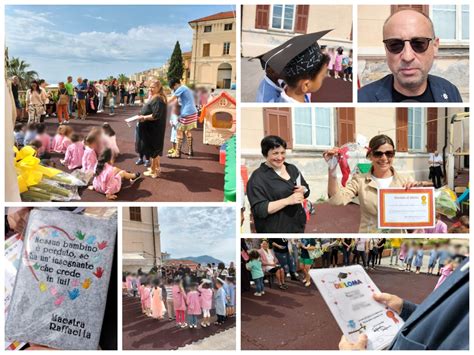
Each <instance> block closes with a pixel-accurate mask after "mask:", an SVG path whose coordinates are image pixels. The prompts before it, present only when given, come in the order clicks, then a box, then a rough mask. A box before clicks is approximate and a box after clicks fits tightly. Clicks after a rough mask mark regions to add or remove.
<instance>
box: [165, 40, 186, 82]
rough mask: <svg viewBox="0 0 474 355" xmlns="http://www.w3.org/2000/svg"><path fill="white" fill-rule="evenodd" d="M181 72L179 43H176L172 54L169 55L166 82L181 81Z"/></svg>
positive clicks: (182, 65)
mask: <svg viewBox="0 0 474 355" xmlns="http://www.w3.org/2000/svg"><path fill="white" fill-rule="evenodd" d="M183 72H184V64H183V54H182V53H181V47H180V46H179V41H177V42H176V44H175V46H174V49H173V53H172V54H171V59H170V66H169V69H168V73H167V75H166V76H167V77H168V81H170V80H171V79H179V80H181V79H182V78H183Z"/></svg>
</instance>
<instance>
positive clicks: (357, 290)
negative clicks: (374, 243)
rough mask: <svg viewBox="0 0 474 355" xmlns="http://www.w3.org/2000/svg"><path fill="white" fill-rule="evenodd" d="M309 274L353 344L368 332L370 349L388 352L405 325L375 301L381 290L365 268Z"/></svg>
mask: <svg viewBox="0 0 474 355" xmlns="http://www.w3.org/2000/svg"><path fill="white" fill-rule="evenodd" d="M309 274H310V276H311V278H312V279H313V281H314V283H315V284H316V287H317V288H318V290H319V292H320V293H321V295H322V296H323V299H324V301H325V302H326V303H327V305H328V307H329V310H330V311H331V313H332V315H333V316H334V318H335V319H336V322H337V324H338V325H339V327H340V328H341V330H342V332H343V333H344V335H345V336H346V337H347V338H348V339H349V341H353V342H356V341H357V339H358V338H359V335H360V334H363V333H365V334H367V337H368V343H367V349H368V350H380V349H384V348H386V347H387V346H388V345H389V344H390V343H391V341H392V340H393V338H394V337H395V335H396V334H397V333H398V331H399V329H400V328H401V327H402V326H403V320H402V319H401V318H400V317H399V316H398V315H397V314H396V313H395V312H394V311H393V310H392V309H390V308H388V307H386V306H384V305H383V304H381V303H378V302H377V301H375V300H374V299H373V297H372V295H373V293H375V292H380V290H379V289H378V288H377V286H376V285H375V284H374V282H373V281H372V280H371V279H370V277H369V275H367V273H366V272H365V270H364V269H363V268H362V266H360V265H352V266H347V267H340V268H333V269H314V270H310V271H309Z"/></svg>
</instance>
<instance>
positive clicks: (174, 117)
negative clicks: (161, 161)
mask: <svg viewBox="0 0 474 355" xmlns="http://www.w3.org/2000/svg"><path fill="white" fill-rule="evenodd" d="M180 114H181V106H180V105H179V104H176V105H175V106H174V107H173V112H172V113H171V115H170V125H171V136H170V141H171V149H170V150H168V154H169V155H173V154H174V153H175V152H176V142H177V141H176V138H177V134H178V131H177V127H178V117H179V115H180Z"/></svg>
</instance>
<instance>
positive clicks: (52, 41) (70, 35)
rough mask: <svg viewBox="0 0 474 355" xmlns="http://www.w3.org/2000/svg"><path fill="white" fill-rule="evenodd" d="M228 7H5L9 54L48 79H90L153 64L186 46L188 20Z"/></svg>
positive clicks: (189, 34) (189, 36)
mask: <svg viewBox="0 0 474 355" xmlns="http://www.w3.org/2000/svg"><path fill="white" fill-rule="evenodd" d="M232 10H235V8H234V7H232V6H217V5H203V6H190V5H182V6H171V5H136V6H126V5H122V6H121V5H111V6H105V5H87V6H80V5H68V6H59V5H54V6H45V5H41V6H34V5H8V6H5V33H6V46H7V47H8V48H9V55H10V57H20V58H21V59H22V60H24V61H26V62H27V63H29V64H31V69H33V70H36V71H37V72H38V73H39V74H40V77H41V78H44V79H46V80H47V81H48V82H49V83H57V82H58V81H61V80H65V79H66V77H67V76H68V75H72V76H73V77H77V76H82V77H85V78H89V79H99V78H104V77H107V76H109V75H118V74H120V73H125V74H127V75H130V74H132V73H135V72H139V71H142V70H145V69H150V68H156V67H159V66H161V65H162V64H164V63H165V62H166V60H167V59H169V58H170V57H171V53H172V51H173V48H174V45H175V43H176V41H179V42H180V44H181V50H182V51H183V52H185V51H190V50H191V45H192V35H193V34H192V30H191V27H190V26H189V25H188V22H189V21H191V20H195V19H198V18H201V17H205V16H208V15H212V14H215V13H218V12H223V11H232Z"/></svg>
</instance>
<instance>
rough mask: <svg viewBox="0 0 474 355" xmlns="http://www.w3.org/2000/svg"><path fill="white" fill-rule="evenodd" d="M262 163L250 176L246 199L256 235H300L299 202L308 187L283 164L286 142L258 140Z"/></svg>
mask: <svg viewBox="0 0 474 355" xmlns="http://www.w3.org/2000/svg"><path fill="white" fill-rule="evenodd" d="M260 145H261V148H262V155H263V156H264V157H265V159H266V161H265V162H264V163H262V164H261V165H260V167H259V168H258V169H256V170H255V171H254V172H253V173H252V175H251V176H250V179H249V182H248V184H247V196H248V199H249V202H250V206H251V209H252V214H253V218H254V222H255V229H256V231H257V233H303V232H304V229H305V225H306V213H305V210H304V208H303V201H304V199H305V198H307V197H308V196H309V186H308V184H307V183H306V181H305V180H304V178H303V175H302V174H301V173H300V171H299V170H298V168H297V167H296V166H294V165H292V164H288V163H285V152H286V142H285V141H284V140H283V139H282V138H280V137H278V136H267V137H265V138H263V139H262V141H261V143H260Z"/></svg>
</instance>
